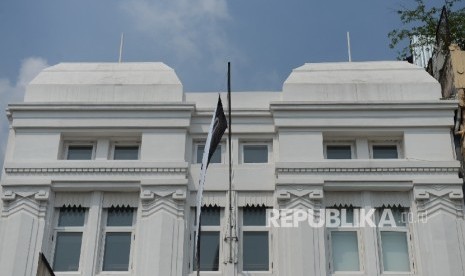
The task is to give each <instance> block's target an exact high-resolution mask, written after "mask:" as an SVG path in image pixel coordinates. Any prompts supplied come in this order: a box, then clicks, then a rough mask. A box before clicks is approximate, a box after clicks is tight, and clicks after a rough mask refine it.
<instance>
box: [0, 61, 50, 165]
mask: <svg viewBox="0 0 465 276" xmlns="http://www.w3.org/2000/svg"><path fill="white" fill-rule="evenodd" d="M48 66H49V65H48V64H47V61H46V60H45V59H43V58H40V57H29V58H26V59H24V60H23V61H22V62H21V68H20V69H19V74H18V78H17V80H16V83H15V84H12V83H11V82H10V81H9V80H8V79H6V78H0V111H1V112H0V118H1V119H0V165H1V164H3V158H4V155H5V147H6V142H7V139H8V125H9V123H8V120H7V118H6V116H5V109H6V107H7V106H8V104H9V103H15V102H21V101H22V100H23V98H24V91H25V89H26V86H27V84H28V83H29V82H30V81H31V80H32V79H33V78H34V77H35V76H37V74H38V73H39V72H40V71H42V69H44V68H45V67H48Z"/></svg>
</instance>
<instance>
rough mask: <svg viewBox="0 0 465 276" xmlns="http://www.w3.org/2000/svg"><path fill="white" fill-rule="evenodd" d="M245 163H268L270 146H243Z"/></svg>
mask: <svg viewBox="0 0 465 276" xmlns="http://www.w3.org/2000/svg"><path fill="white" fill-rule="evenodd" d="M242 158H243V159H242V161H243V163H268V145H266V144H245V145H243V146H242Z"/></svg>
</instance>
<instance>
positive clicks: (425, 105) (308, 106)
mask: <svg viewBox="0 0 465 276" xmlns="http://www.w3.org/2000/svg"><path fill="white" fill-rule="evenodd" d="M457 108H458V101H456V100H439V99H438V100H437V101H420V102H413V101H410V102H409V101H393V102H302V101H289V102H272V103H270V110H271V111H325V110H330V111H335V110H341V111H348V110H355V111H362V110H365V111H370V110H373V111H381V110H388V111H393V110H425V109H426V110H431V109H433V110H454V109H457Z"/></svg>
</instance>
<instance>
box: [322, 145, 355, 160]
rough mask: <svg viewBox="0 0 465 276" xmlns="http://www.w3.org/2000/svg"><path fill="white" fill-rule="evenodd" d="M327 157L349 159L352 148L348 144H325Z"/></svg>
mask: <svg viewBox="0 0 465 276" xmlns="http://www.w3.org/2000/svg"><path fill="white" fill-rule="evenodd" d="M326 158H327V159H351V158H352V148H351V146H349V145H328V146H326Z"/></svg>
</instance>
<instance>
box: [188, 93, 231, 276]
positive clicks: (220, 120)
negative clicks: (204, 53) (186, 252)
mask: <svg viewBox="0 0 465 276" xmlns="http://www.w3.org/2000/svg"><path fill="white" fill-rule="evenodd" d="M227 128H228V122H227V120H226V116H225V115H224V111H223V104H222V103H221V97H220V96H218V104H217V106H216V109H215V113H214V115H213V118H212V121H211V123H210V128H209V130H208V136H207V141H206V143H205V149H204V152H203V158H202V167H201V172H200V180H199V188H198V189H197V201H196V204H197V213H196V216H197V219H196V222H197V230H196V232H195V239H194V244H195V257H196V261H197V275H199V271H200V239H199V237H200V236H199V235H200V231H201V230H200V212H201V207H202V194H203V187H204V183H205V175H206V172H207V167H208V165H209V164H210V159H211V158H212V156H213V153H214V152H215V150H216V148H217V147H218V144H219V143H220V141H221V137H223V134H224V132H225V131H226V129H227Z"/></svg>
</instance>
